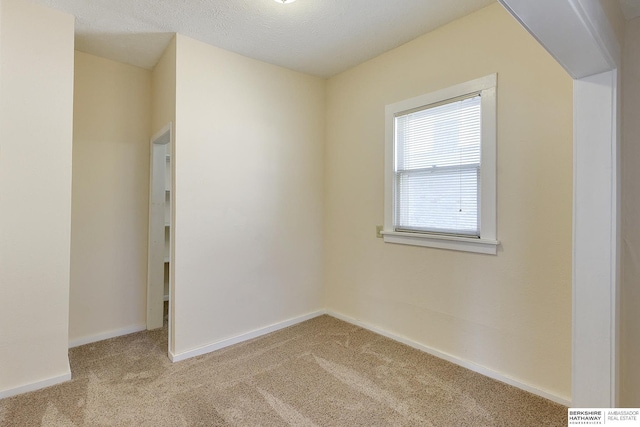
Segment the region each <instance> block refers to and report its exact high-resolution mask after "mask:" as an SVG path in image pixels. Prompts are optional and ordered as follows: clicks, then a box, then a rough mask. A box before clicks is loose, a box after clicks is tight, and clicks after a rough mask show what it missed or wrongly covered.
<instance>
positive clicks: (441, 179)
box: [394, 95, 481, 236]
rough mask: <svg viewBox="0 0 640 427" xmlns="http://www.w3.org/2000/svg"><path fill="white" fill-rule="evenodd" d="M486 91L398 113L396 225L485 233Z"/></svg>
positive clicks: (412, 229)
mask: <svg viewBox="0 0 640 427" xmlns="http://www.w3.org/2000/svg"><path fill="white" fill-rule="evenodd" d="M480 114H481V112H480V96H479V95H478V96H474V97H471V98H466V99H463V100H457V101H454V102H451V103H449V104H444V105H437V106H436V107H433V108H429V107H428V106H427V107H426V108H425V109H423V110H418V111H415V110H414V111H411V112H410V113H407V114H405V115H401V116H398V117H396V119H395V132H396V135H395V136H396V165H395V173H396V180H395V182H396V215H395V218H396V219H395V222H396V223H395V224H394V225H395V228H396V230H411V231H424V232H436V233H447V234H457V235H470V236H479V232H480V230H479V226H478V210H479V203H478V202H479V201H478V179H479V170H480V169H479V168H480V138H481V120H480V119H481V117H480Z"/></svg>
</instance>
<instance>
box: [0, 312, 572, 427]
mask: <svg viewBox="0 0 640 427" xmlns="http://www.w3.org/2000/svg"><path fill="white" fill-rule="evenodd" d="M166 349H167V331H166V329H161V330H157V331H152V332H140V333H137V334H132V335H128V336H124V337H119V338H114V339H111V340H107V341H102V342H99V343H95V344H89V345H85V346H82V347H77V348H74V349H71V350H70V351H69V357H70V361H71V371H72V373H73V380H72V381H69V382H67V383H64V384H60V385H57V386H54V387H50V388H48V389H44V390H40V391H36V392H32V393H28V394H25V395H21V396H16V397H13V398H9V399H4V400H0V425H1V426H4V427H9V426H154V427H159V426H171V427H177V426H446V427H450V426H452V427H461V426H474V427H475V426H519V427H523V426H536V427H539V426H566V425H567V409H566V408H565V407H563V406H561V405H557V404H555V403H553V402H550V401H548V400H545V399H542V398H540V397H537V396H534V395H532V394H529V393H526V392H524V391H521V390H519V389H516V388H514V387H511V386H508V385H506V384H503V383H500V382H497V381H494V380H492V379H489V378H487V377H484V376H482V375H479V374H476V373H474V372H471V371H469V370H466V369H464V368H461V367H459V366H457V365H453V364H451V363H448V362H445V361H443V360H440V359H438V358H435V357H433V356H430V355H428V354H425V353H422V352H420V351H418V350H415V349H412V348H410V347H407V346H405V345H402V344H399V343H397V342H394V341H392V340H389V339H387V338H384V337H382V336H380V335H377V334H374V333H372V332H369V331H367V330H364V329H361V328H358V327H356V326H353V325H350V324H348V323H345V322H342V321H340V320H337V319H335V318H332V317H329V316H321V317H318V318H315V319H312V320H309V321H307V322H304V323H301V324H299V325H296V326H292V327H290V328H287V329H283V330H281V331H278V332H274V333H272V334H269V335H267V336H264V337H261V338H257V339H254V340H252V341H248V342H245V343H241V344H238V345H235V346H232V347H228V348H226V349H223V350H219V351H217V352H214V353H210V354H207V355H204V356H200V357H197V358H193V359H190V360H186V361H183V362H179V363H175V364H172V363H171V362H170V361H169V360H168V359H167V356H166V353H167V351H166Z"/></svg>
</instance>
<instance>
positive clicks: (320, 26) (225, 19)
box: [32, 0, 495, 77]
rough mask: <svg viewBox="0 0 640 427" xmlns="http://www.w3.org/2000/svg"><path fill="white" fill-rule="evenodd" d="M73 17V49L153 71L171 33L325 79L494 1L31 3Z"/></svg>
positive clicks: (45, 0)
mask: <svg viewBox="0 0 640 427" xmlns="http://www.w3.org/2000/svg"><path fill="white" fill-rule="evenodd" d="M32 1H34V2H35V3H39V4H42V5H45V6H48V7H52V8H54V9H59V10H62V11H65V12H67V13H70V14H72V15H75V16H76V49H78V50H80V51H83V52H87V53H91V54H94V55H98V56H102V57H105V58H110V59H113V60H117V61H120V62H125V63H129V64H133V65H137V66H139V67H144V68H152V67H153V66H154V65H155V64H156V62H157V61H158V59H159V57H160V55H161V54H162V52H163V51H164V48H165V47H166V46H167V44H168V43H169V41H170V40H171V37H172V36H173V33H176V32H178V33H181V34H184V35H186V36H189V37H191V38H194V39H197V40H201V41H203V42H206V43H209V44H211V45H214V46H218V47H221V48H223V49H226V50H230V51H233V52H237V53H239V54H242V55H245V56H248V57H251V58H255V59H258V60H261V61H265V62H269V63H272V64H276V65H280V66H283V67H286V68H290V69H293V70H297V71H302V72H305V73H308V74H313V75H317V76H321V77H329V76H332V75H335V74H337V73H339V72H341V71H344V70H346V69H348V68H350V67H352V66H354V65H357V64H359V63H361V62H364V61H366V60H368V59H370V58H373V57H375V56H377V55H379V54H381V53H383V52H385V51H387V50H390V49H393V48H394V47H397V46H400V45H402V44H404V43H406V42H408V41H410V40H412V39H414V38H416V37H418V36H420V35H422V34H424V33H427V32H429V31H431V30H434V29H435V28H437V27H439V26H442V25H444V24H446V23H448V22H451V21H453V20H455V19H457V18H460V17H462V16H464V15H467V14H469V13H472V12H474V11H476V10H478V9H480V8H482V7H485V6H487V5H489V4H491V3H493V2H494V1H495V0H455V1H452V0H400V1H398V0H298V1H296V2H295V3H291V4H279V3H276V2H275V1H273V0H179V1H176V0H32Z"/></svg>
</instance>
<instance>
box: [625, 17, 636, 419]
mask: <svg viewBox="0 0 640 427" xmlns="http://www.w3.org/2000/svg"><path fill="white" fill-rule="evenodd" d="M638 46H640V18H636V19H633V20H631V21H628V22H627V24H626V34H625V47H624V52H623V64H622V156H621V158H622V280H621V282H622V295H621V325H622V326H621V346H622V349H621V350H622V351H621V356H622V358H621V375H620V378H621V394H620V404H621V406H626V407H632V408H637V407H640V365H639V364H638V360H640V310H638V307H640V286H638V283H639V280H638V278H640V197H638V195H639V194H640V168H639V167H638V165H640V143H639V136H640V122H638V112H639V111H640V49H638Z"/></svg>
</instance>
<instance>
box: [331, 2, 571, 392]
mask: <svg viewBox="0 0 640 427" xmlns="http://www.w3.org/2000/svg"><path fill="white" fill-rule="evenodd" d="M494 72H497V73H498V169H497V176H498V193H497V195H498V239H499V240H500V241H501V242H502V245H501V247H500V248H499V252H498V255H497V256H487V255H479V254H471V253H463V252H453V251H446V250H438V249H430V248H422V247H410V246H402V245H393V244H385V243H383V241H382V239H377V238H376V237H375V227H376V225H378V224H382V223H383V205H384V201H383V198H384V182H383V174H384V107H385V105H386V104H389V103H393V102H397V101H400V100H403V99H407V98H411V97H414V96H417V95H421V94H425V93H428V92H430V91H434V90H437V89H441V88H445V87H448V86H451V85H454V84H457V83H460V82H465V81H468V80H471V79H474V78H477V77H481V76H485V75H488V74H491V73H494ZM327 123H328V126H327V129H328V130H327V145H326V152H325V156H326V163H325V176H326V180H325V185H326V201H325V203H326V205H325V286H326V300H327V306H328V308H329V309H331V310H335V311H336V312H337V313H340V314H343V315H346V316H349V317H351V318H354V319H357V320H360V321H362V322H365V323H367V324H369V325H372V326H374V327H377V328H380V329H383V330H387V331H389V332H391V333H394V334H396V335H400V336H404V337H406V338H408V339H410V340H413V341H415V342H417V343H419V344H422V345H425V346H428V347H431V348H432V349H434V350H436V351H439V352H443V353H445V354H448V355H451V356H453V357H455V358H459V359H462V360H463V361H466V362H470V363H472V364H475V365H479V366H480V367H482V368H484V369H489V370H491V371H494V372H495V373H498V374H500V375H503V376H507V377H510V378H512V379H514V380H516V381H519V382H521V383H524V384H526V385H529V386H532V387H535V388H537V389H540V390H542V391H546V392H548V393H550V394H551V395H554V396H556V397H559V398H562V399H570V396H571V389H570V388H571V229H572V225H571V217H572V80H571V79H570V77H569V76H568V75H567V74H566V73H565V72H564V71H563V70H562V68H561V67H560V66H559V65H558V64H557V63H556V62H555V61H554V60H553V58H552V57H551V56H549V54H547V53H546V52H545V51H544V50H543V49H542V47H540V46H539V44H538V43H537V42H536V41H535V40H534V39H533V38H532V37H531V36H529V35H528V34H527V33H526V31H525V30H524V29H522V28H521V27H520V26H519V25H518V23H517V22H516V21H515V20H513V18H511V16H510V15H509V14H508V13H507V12H506V11H504V10H503V9H502V8H501V6H499V5H498V4H495V5H492V6H489V7H487V8H485V9H483V10H481V11H479V12H477V13H475V14H472V15H470V16H468V17H465V18H463V19H460V20H458V21H455V22H453V23H451V24H449V25H447V26H445V27H442V28H440V29H438V30H436V31H434V32H432V33H429V34H427V35H424V36H422V37H420V38H418V39H416V40H414V41H412V42H410V43H407V44H405V45H404V46H401V47H399V48H397V49H394V50H392V51H390V52H388V53H386V54H384V55H382V56H380V57H377V58H375V59H373V60H371V61H369V62H367V63H364V64H362V65H360V66H358V67H355V68H354V69H351V70H349V71H347V72H345V73H342V74H340V75H338V76H336V77H334V78H332V79H331V80H330V81H329V83H328V91H327Z"/></svg>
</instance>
